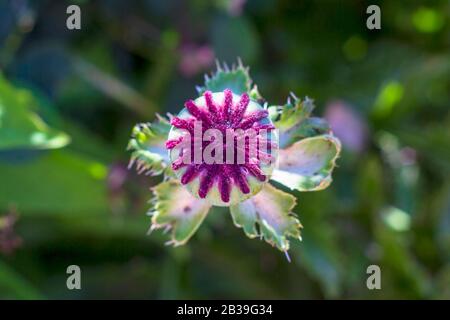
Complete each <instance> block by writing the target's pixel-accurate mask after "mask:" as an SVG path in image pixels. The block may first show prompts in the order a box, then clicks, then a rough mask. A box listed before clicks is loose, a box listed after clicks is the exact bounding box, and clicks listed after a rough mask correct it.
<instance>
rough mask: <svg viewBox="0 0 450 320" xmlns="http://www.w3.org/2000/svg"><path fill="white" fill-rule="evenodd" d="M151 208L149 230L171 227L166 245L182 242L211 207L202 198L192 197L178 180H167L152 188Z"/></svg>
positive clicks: (168, 228) (175, 244)
mask: <svg viewBox="0 0 450 320" xmlns="http://www.w3.org/2000/svg"><path fill="white" fill-rule="evenodd" d="M153 192H154V194H155V197H154V198H153V199H152V203H153V204H154V207H153V208H152V209H151V210H150V211H149V215H151V216H152V226H151V228H150V230H151V231H152V230H154V229H160V228H165V229H166V231H169V230H172V234H171V240H170V241H169V242H168V244H171V245H174V246H179V245H183V244H185V243H186V242H187V241H188V240H189V239H190V238H191V237H192V236H193V235H194V233H195V232H196V231H197V229H198V228H199V227H200V225H201V223H202V222H203V220H204V219H205V217H206V215H207V214H208V212H209V209H210V208H211V205H210V204H209V203H208V202H207V201H205V200H203V199H197V198H194V197H193V196H192V195H191V194H190V193H189V191H187V190H186V188H185V187H183V186H182V185H181V184H180V183H179V182H178V181H176V180H173V179H171V180H167V181H164V182H162V183H160V184H158V185H157V186H156V187H154V188H153Z"/></svg>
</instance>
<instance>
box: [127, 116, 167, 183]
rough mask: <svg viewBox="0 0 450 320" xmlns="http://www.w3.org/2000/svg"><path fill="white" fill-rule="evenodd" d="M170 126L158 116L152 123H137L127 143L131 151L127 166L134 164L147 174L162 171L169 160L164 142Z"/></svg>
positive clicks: (140, 171) (139, 170) (156, 173)
mask: <svg viewBox="0 0 450 320" xmlns="http://www.w3.org/2000/svg"><path fill="white" fill-rule="evenodd" d="M170 127H171V126H170V124H169V122H168V121H167V119H165V118H163V117H160V116H158V119H157V120H156V121H154V122H153V123H141V124H137V125H136V126H135V127H134V128H133V132H132V134H131V140H130V142H129V143H128V150H131V151H132V153H131V160H130V165H129V167H130V168H131V167H132V166H133V165H134V164H136V169H137V171H138V172H139V173H143V172H145V173H146V174H147V175H153V176H155V175H159V174H161V173H163V171H164V169H166V168H167V164H168V161H169V155H168V152H167V149H166V146H165V142H166V140H167V136H168V134H169V131H170Z"/></svg>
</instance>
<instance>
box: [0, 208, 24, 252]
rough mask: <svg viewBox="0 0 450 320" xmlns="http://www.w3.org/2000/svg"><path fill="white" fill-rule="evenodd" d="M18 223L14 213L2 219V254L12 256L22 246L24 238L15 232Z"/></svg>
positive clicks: (0, 218)
mask: <svg viewBox="0 0 450 320" xmlns="http://www.w3.org/2000/svg"><path fill="white" fill-rule="evenodd" d="M16 221H17V215H16V214H15V213H14V212H11V213H8V214H7V215H5V216H1V217H0V253H3V254H5V255H10V254H12V253H14V251H15V250H16V249H17V248H19V247H20V246H21V245H22V238H21V237H19V236H18V235H17V234H16V233H15V232H14V225H15V223H16Z"/></svg>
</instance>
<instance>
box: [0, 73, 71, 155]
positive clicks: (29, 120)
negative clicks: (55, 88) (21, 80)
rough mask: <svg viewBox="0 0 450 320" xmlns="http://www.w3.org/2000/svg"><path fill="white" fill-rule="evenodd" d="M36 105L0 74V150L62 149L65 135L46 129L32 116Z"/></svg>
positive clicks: (67, 141)
mask: <svg viewBox="0 0 450 320" xmlns="http://www.w3.org/2000/svg"><path fill="white" fill-rule="evenodd" d="M37 106H38V102H37V100H36V99H35V97H33V95H32V94H31V93H30V92H29V91H27V90H24V89H16V88H15V87H13V86H12V85H11V84H10V83H9V82H8V81H7V80H6V79H5V78H4V77H3V76H2V74H0V150H1V149H56V148H61V147H64V146H66V145H67V144H68V143H69V141H70V138H69V136H68V135H67V134H65V133H63V132H60V131H58V130H55V129H53V128H50V127H49V126H48V125H47V124H46V123H45V122H44V121H43V120H42V119H41V118H40V117H39V116H38V115H37V114H36V113H35V112H34V110H33V109H34V108H36V107H37Z"/></svg>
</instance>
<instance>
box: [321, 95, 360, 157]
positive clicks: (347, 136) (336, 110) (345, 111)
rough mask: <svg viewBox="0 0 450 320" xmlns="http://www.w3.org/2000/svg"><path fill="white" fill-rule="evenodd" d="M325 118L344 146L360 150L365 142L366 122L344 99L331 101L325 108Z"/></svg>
mask: <svg viewBox="0 0 450 320" xmlns="http://www.w3.org/2000/svg"><path fill="white" fill-rule="evenodd" d="M325 118H326V119H327V120H328V122H329V123H330V127H331V129H332V130H333V132H334V134H335V135H336V136H337V137H338V138H339V139H340V140H341V142H342V144H343V145H344V147H346V148H347V149H348V150H351V151H353V152H357V153H359V152H362V151H363V150H364V149H365V147H366V144H367V134H368V129H367V124H366V122H365V121H364V119H363V118H362V117H361V116H360V115H359V114H357V113H356V112H355V111H354V110H353V108H352V107H351V106H350V105H349V104H347V103H346V102H344V101H339V100H336V101H332V102H330V103H328V105H327V107H326V110H325Z"/></svg>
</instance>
